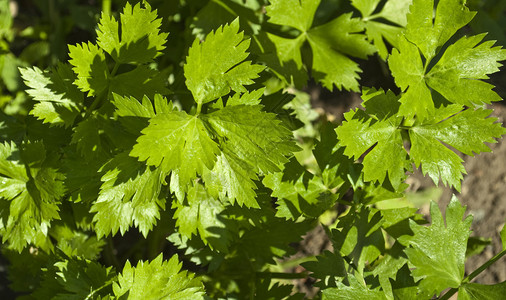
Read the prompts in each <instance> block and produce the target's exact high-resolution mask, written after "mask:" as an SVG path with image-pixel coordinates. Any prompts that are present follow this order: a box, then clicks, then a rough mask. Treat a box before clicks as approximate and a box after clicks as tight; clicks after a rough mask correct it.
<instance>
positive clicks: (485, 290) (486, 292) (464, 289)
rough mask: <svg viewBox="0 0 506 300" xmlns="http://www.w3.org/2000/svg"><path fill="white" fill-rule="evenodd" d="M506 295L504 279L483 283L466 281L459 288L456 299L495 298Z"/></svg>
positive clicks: (489, 299)
mask: <svg viewBox="0 0 506 300" xmlns="http://www.w3.org/2000/svg"><path fill="white" fill-rule="evenodd" d="M504 295H506V281H504V282H501V283H497V284H493V285H485V284H479V283H466V284H464V285H462V286H461V287H460V288H459V292H458V300H495V299H501V298H502V297H504Z"/></svg>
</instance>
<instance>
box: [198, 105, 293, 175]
mask: <svg viewBox="0 0 506 300" xmlns="http://www.w3.org/2000/svg"><path fill="white" fill-rule="evenodd" d="M261 109H262V107H261V106H258V105H255V106H252V105H235V106H228V107H225V108H223V109H221V110H218V111H216V112H213V113H211V114H209V115H207V116H206V119H207V122H209V124H210V125H211V126H212V129H213V130H214V131H215V132H216V134H218V135H219V136H220V137H221V138H222V139H224V143H225V144H226V145H229V146H231V147H232V149H234V152H235V153H236V155H237V156H238V157H239V158H240V159H241V160H243V161H245V162H246V163H248V164H249V165H250V168H253V170H255V171H256V172H260V171H261V172H263V173H268V172H273V171H277V170H279V168H278V165H279V164H280V163H284V162H286V161H287V159H286V158H285V156H284V155H285V154H286V153H290V152H293V151H296V150H297V149H298V147H296V146H295V145H294V143H293V141H292V133H291V132H290V131H289V130H288V128H286V127H285V126H283V125H282V124H281V122H280V121H279V120H277V119H276V116H275V115H274V114H272V113H266V112H263V111H262V110H261Z"/></svg>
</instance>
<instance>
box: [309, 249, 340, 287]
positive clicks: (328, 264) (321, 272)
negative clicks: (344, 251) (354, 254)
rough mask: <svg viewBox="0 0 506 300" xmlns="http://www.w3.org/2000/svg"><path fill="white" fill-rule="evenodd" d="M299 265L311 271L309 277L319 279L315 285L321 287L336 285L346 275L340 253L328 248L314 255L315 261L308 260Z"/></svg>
mask: <svg viewBox="0 0 506 300" xmlns="http://www.w3.org/2000/svg"><path fill="white" fill-rule="evenodd" d="M301 265H302V267H304V269H306V270H308V271H310V272H311V277H313V278H316V279H319V280H320V281H319V282H317V283H315V286H317V287H319V288H321V289H326V288H330V287H336V286H337V283H338V282H341V281H342V280H343V279H344V278H345V277H346V275H347V272H346V266H347V265H346V263H345V261H344V259H343V257H342V256H341V254H340V253H332V252H330V251H328V250H325V251H323V253H322V254H321V255H318V256H316V261H308V262H305V263H303V264H301Z"/></svg>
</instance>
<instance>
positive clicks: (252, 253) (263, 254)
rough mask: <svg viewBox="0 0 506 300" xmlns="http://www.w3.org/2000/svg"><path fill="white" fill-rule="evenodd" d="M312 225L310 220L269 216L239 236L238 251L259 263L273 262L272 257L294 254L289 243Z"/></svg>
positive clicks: (294, 241)
mask: <svg viewBox="0 0 506 300" xmlns="http://www.w3.org/2000/svg"><path fill="white" fill-rule="evenodd" d="M250 222H251V221H250ZM312 227H313V225H312V222H311V221H302V222H295V221H291V220H285V219H280V218H276V217H274V216H269V217H268V218H267V220H266V222H264V223H260V224H257V226H255V227H254V228H252V229H251V230H247V231H246V232H245V233H244V234H243V235H242V236H241V239H240V243H239V244H238V245H237V246H238V248H239V250H238V251H241V252H244V253H245V255H246V257H249V258H250V259H251V260H252V261H253V258H254V261H255V262H258V263H259V264H263V263H270V264H274V263H275V260H274V258H276V257H278V258H282V257H285V256H288V255H291V254H294V253H295V252H296V251H295V248H293V247H292V246H290V245H291V243H296V242H299V241H300V240H302V238H301V236H302V235H304V234H306V233H307V232H308V231H309V230H310V229H311V228H312Z"/></svg>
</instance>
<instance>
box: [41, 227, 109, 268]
mask: <svg viewBox="0 0 506 300" xmlns="http://www.w3.org/2000/svg"><path fill="white" fill-rule="evenodd" d="M50 235H51V236H52V237H53V238H54V239H55V240H56V241H57V247H58V249H60V250H61V251H63V253H65V255H67V256H68V257H80V258H85V259H90V260H97V259H98V258H99V257H100V253H101V252H102V248H103V247H104V245H105V240H101V239H97V237H96V236H90V235H89V234H86V233H84V232H82V231H79V230H75V229H72V228H70V227H69V226H67V225H66V224H57V225H56V226H53V227H52V228H51V232H50Z"/></svg>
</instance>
